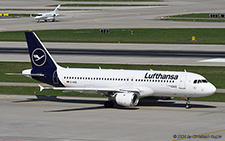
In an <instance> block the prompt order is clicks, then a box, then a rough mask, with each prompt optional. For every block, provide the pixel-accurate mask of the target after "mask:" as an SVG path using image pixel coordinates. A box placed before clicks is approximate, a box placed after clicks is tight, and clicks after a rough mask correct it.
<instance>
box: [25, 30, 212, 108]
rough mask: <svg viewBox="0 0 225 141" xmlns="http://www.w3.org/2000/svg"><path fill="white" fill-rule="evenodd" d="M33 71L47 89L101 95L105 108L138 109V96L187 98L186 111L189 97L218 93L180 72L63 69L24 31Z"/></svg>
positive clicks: (31, 74)
mask: <svg viewBox="0 0 225 141" xmlns="http://www.w3.org/2000/svg"><path fill="white" fill-rule="evenodd" d="M25 35H26V40H27V45H28V49H29V54H30V60H31V64H32V69H27V70H23V71H22V75H25V76H27V77H31V78H33V79H35V80H38V81H40V82H43V83H47V84H50V85H52V87H43V86H41V85H39V87H40V91H42V90H44V89H53V90H62V91H66V92H68V91H76V92H81V93H82V92H83V93H93V94H96V93H100V94H104V95H105V96H107V97H108V98H109V99H108V101H106V102H105V104H104V105H105V107H114V106H115V105H116V104H118V105H120V106H125V107H132V106H136V105H137V104H138V102H139V97H149V96H153V97H184V98H185V100H186V108H190V107H191V105H190V101H189V98H190V97H204V96H209V95H212V94H214V93H215V91H216V88H215V86H214V85H213V84H211V83H210V82H208V81H207V80H206V79H205V78H204V77H203V76H201V75H199V74H196V73H191V72H186V71H184V72H180V71H155V70H116V69H115V70H114V69H113V70H112V69H101V68H99V69H83V68H63V67H61V66H59V65H58V64H57V63H56V62H55V60H54V59H53V58H52V56H51V55H50V54H49V52H48V50H47V49H46V48H45V47H44V45H43V44H42V42H41V41H40V40H39V38H38V37H37V35H36V34H35V33H33V32H25Z"/></svg>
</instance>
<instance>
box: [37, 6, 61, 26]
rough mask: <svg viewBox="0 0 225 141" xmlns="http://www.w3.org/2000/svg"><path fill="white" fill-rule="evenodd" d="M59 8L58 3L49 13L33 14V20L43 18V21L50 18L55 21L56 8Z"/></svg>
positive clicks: (56, 15)
mask: <svg viewBox="0 0 225 141" xmlns="http://www.w3.org/2000/svg"><path fill="white" fill-rule="evenodd" d="M59 8H60V5H58V6H57V7H56V8H55V10H54V11H52V12H49V13H38V14H37V16H35V17H34V18H35V20H37V21H38V22H40V20H44V21H45V22H47V21H49V20H51V21H53V22H54V21H55V20H56V18H57V17H58V16H59V14H58V13H57V12H58V9H59Z"/></svg>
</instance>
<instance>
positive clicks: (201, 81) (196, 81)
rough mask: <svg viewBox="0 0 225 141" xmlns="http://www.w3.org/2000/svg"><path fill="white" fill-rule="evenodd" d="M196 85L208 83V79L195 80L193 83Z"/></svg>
mask: <svg viewBox="0 0 225 141" xmlns="http://www.w3.org/2000/svg"><path fill="white" fill-rule="evenodd" d="M193 83H194V84H200V83H208V81H207V80H206V79H202V80H200V79H199V80H194V82H193Z"/></svg>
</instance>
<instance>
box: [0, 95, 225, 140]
mask: <svg viewBox="0 0 225 141" xmlns="http://www.w3.org/2000/svg"><path fill="white" fill-rule="evenodd" d="M106 100H107V99H106V98H84V97H58V99H56V100H47V99H46V100H37V99H36V97H35V96H26V95H23V96H19V95H0V107H1V108H0V113H1V115H0V140H11V141H15V140H16V141H18V140H20V141H21V140H22V141H30V140H35V141H44V140H45V141H46V140H54V141H65V140H66V141H78V140H79V141H80V140H81V141H95V140H96V141H97V140H98V141H99V140H100V141H101V140H102V141H103V140H104V141H112V140H121V141H146V140H177V139H181V140H191V139H184V137H188V136H189V137H191V136H193V135H200V134H204V135H209V136H207V138H206V139H204V140H224V137H225V130H224V129H225V128H224V127H225V123H224V116H225V106H224V103H222V102H199V101H195V102H194V101H193V102H191V103H192V106H193V108H191V109H188V110H187V109H185V108H184V105H185V102H184V101H174V100H172V101H159V102H154V101H149V100H142V101H140V103H139V105H138V106H137V107H135V108H113V109H105V108H104V107H103V103H104V101H106ZM215 136H216V137H218V139H215V138H213V137H215ZM192 140H202V139H201V138H192Z"/></svg>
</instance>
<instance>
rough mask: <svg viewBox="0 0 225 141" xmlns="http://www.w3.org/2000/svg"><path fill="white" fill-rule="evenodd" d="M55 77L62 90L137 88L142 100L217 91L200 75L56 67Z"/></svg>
mask: <svg viewBox="0 0 225 141" xmlns="http://www.w3.org/2000/svg"><path fill="white" fill-rule="evenodd" d="M57 74H58V77H59V80H60V81H61V83H62V84H63V85H64V86H65V87H73V88H76V87H79V88H114V89H121V90H123V89H128V90H132V89H138V90H140V96H141V97H145V96H171V97H203V96H209V95H212V94H213V93H214V92H215V91H216V88H215V86H214V85H212V84H211V83H209V82H208V81H207V80H206V79H205V78H204V77H203V76H201V75H199V74H195V73H190V72H178V71H153V70H149V71H147V70H146V71H145V70H141V71H139V70H110V69H71V68H58V69H57ZM194 82H195V83H194Z"/></svg>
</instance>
